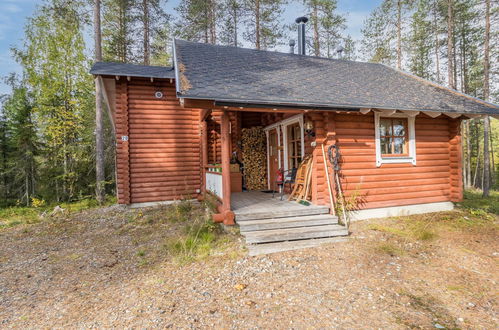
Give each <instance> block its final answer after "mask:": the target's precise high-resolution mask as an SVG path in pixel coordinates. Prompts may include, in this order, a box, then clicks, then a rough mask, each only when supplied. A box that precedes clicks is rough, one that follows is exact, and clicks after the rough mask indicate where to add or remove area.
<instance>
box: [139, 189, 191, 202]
mask: <svg viewBox="0 0 499 330" xmlns="http://www.w3.org/2000/svg"><path fill="white" fill-rule="evenodd" d="M196 189H199V186H198V187H195V186H192V187H188V189H187V190H185V189H184V188H182V189H172V190H171V191H148V192H133V193H132V194H131V198H132V200H137V199H140V198H144V197H146V198H150V197H161V198H164V199H165V200H168V199H170V198H173V197H174V196H187V195H191V196H196V195H197V194H196Z"/></svg>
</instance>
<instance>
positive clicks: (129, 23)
mask: <svg viewBox="0 0 499 330" xmlns="http://www.w3.org/2000/svg"><path fill="white" fill-rule="evenodd" d="M134 5H135V1H134V0H103V1H102V8H103V15H102V44H103V58H104V60H105V61H113V62H122V63H129V62H136V61H138V60H140V59H137V56H136V52H137V46H136V42H135V40H136V37H137V36H136V30H137V29H136V28H135V26H136V22H137V15H136V14H135V13H134Z"/></svg>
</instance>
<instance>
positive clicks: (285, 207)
mask: <svg viewBox="0 0 499 330" xmlns="http://www.w3.org/2000/svg"><path fill="white" fill-rule="evenodd" d="M231 208H232V210H233V211H234V213H235V214H236V220H237V218H238V215H239V218H240V219H242V218H243V217H244V216H245V215H246V214H255V213H272V214H274V215H276V214H278V213H279V214H280V213H284V214H285V215H286V216H287V215H302V214H305V213H306V214H310V212H314V211H324V210H329V209H328V208H327V207H326V206H317V205H310V206H305V205H302V204H299V203H297V202H291V201H288V200H287V196H284V198H283V200H282V201H281V198H280V195H279V194H277V193H276V194H275V196H274V198H272V193H263V192H260V191H246V192H240V193H233V194H232V195H231Z"/></svg>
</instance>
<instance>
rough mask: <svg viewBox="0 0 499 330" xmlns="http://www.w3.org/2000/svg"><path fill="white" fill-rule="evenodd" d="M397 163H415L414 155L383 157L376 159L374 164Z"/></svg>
mask: <svg viewBox="0 0 499 330" xmlns="http://www.w3.org/2000/svg"><path fill="white" fill-rule="evenodd" d="M398 163H412V165H416V159H415V158H414V157H383V158H381V159H378V160H377V161H376V165H377V166H378V167H380V166H381V165H382V164H398Z"/></svg>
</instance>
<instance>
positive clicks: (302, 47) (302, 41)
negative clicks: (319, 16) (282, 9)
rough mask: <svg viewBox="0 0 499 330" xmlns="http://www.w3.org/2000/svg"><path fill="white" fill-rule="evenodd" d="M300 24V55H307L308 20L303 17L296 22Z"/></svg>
mask: <svg viewBox="0 0 499 330" xmlns="http://www.w3.org/2000/svg"><path fill="white" fill-rule="evenodd" d="M295 22H296V24H298V54H300V55H306V51H305V24H306V23H307V22H308V18H306V17H304V16H302V17H298V18H297V19H296V20H295Z"/></svg>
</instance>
